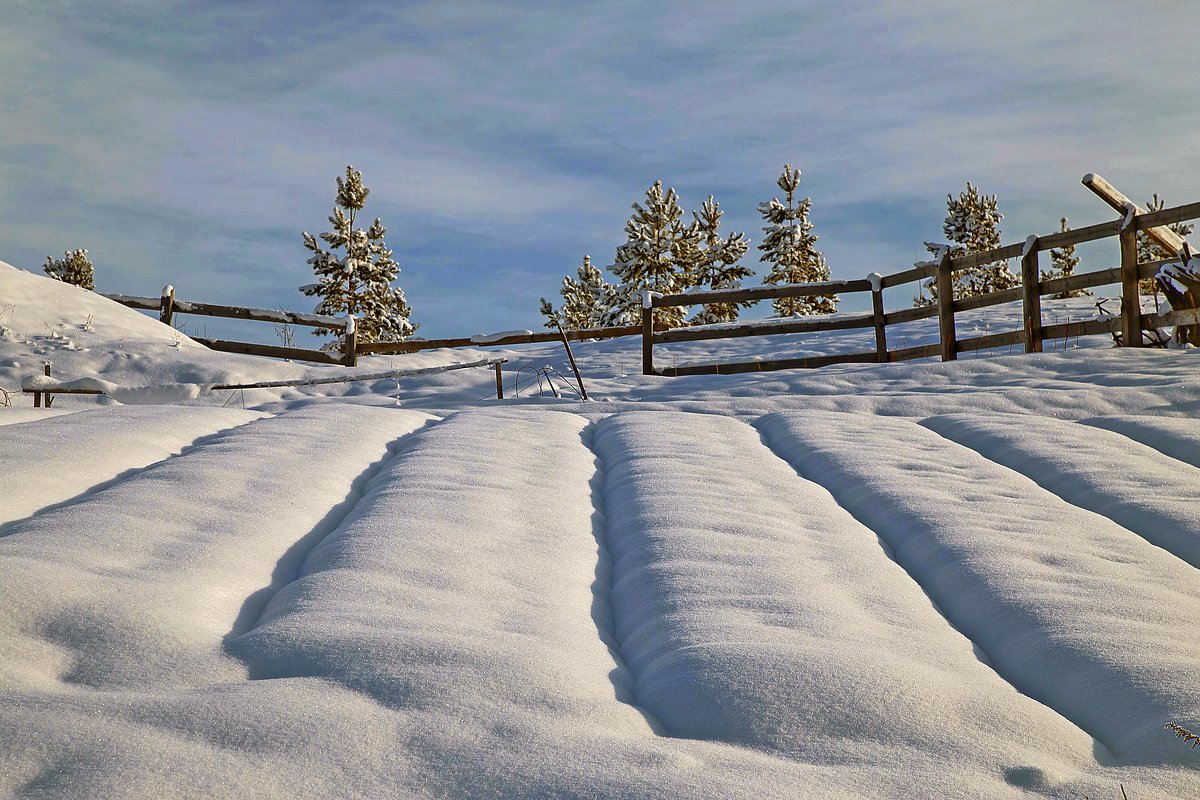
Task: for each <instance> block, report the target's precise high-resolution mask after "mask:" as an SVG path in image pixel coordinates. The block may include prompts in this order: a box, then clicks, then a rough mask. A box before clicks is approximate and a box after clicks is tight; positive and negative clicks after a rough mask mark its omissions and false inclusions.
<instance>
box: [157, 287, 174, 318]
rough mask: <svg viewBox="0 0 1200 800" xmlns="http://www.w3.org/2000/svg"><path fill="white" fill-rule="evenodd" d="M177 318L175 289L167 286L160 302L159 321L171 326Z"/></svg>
mask: <svg viewBox="0 0 1200 800" xmlns="http://www.w3.org/2000/svg"><path fill="white" fill-rule="evenodd" d="M174 316H175V287H174V286H172V285H171V284H169V283H168V284H167V285H166V286H164V287H163V290H162V296H161V297H160V298H159V301H158V321H159V322H161V323H162V324H163V325H170V324H171V320H172V318H173V317H174Z"/></svg>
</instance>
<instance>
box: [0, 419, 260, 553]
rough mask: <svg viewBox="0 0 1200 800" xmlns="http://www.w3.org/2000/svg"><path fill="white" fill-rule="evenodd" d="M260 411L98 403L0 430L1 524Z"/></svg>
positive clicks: (105, 480) (175, 449)
mask: <svg viewBox="0 0 1200 800" xmlns="http://www.w3.org/2000/svg"><path fill="white" fill-rule="evenodd" d="M261 416H263V415H262V414H260V413H257V412H253V411H242V410H240V409H239V410H235V409H232V408H230V409H223V408H204V409H201V408H182V407H178V406H154V407H133V408H121V407H116V408H100V409H95V410H91V411H84V412H79V413H75V414H70V415H66V416H61V417H57V416H56V417H50V418H48V419H44V420H39V421H36V422H25V423H21V424H17V425H8V426H5V427H4V429H3V430H0V443H2V445H0V448H2V451H3V457H4V502H3V503H0V536H3V535H4V530H5V529H4V527H3V526H4V525H5V523H10V522H12V521H13V520H19V519H21V518H23V517H26V516H29V515H30V514H32V513H34V512H35V511H38V510H40V509H43V508H46V507H48V506H53V505H55V504H58V503H62V502H64V501H67V500H69V499H70V498H73V497H75V496H76V495H80V494H82V493H84V492H86V491H89V490H93V489H94V488H95V487H96V486H97V485H100V484H104V483H107V482H109V481H111V480H113V479H114V478H116V477H118V476H120V475H122V474H123V473H126V472H128V471H131V470H136V469H139V468H141V467H145V466H146V465H148V464H151V463H153V462H155V461H159V460H161V459H164V458H166V457H167V456H170V455H173V454H175V453H178V452H179V451H180V450H181V449H183V448H184V447H186V446H187V445H190V444H192V443H193V441H194V440H196V439H197V438H198V437H202V436H206V435H209V434H213V433H216V432H217V431H220V430H223V429H225V428H229V427H232V426H234V425H242V424H245V423H247V422H249V421H250V420H253V419H257V418H259V417H261Z"/></svg>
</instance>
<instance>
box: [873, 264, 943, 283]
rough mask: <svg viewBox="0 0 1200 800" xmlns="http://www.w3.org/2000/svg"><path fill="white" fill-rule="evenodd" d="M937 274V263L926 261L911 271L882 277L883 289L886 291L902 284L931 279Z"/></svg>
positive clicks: (907, 270)
mask: <svg viewBox="0 0 1200 800" xmlns="http://www.w3.org/2000/svg"><path fill="white" fill-rule="evenodd" d="M936 274H937V262H935V261H926V262H924V263H921V264H917V265H916V266H914V267H913V268H912V269H906V270H904V271H903V272H893V273H892V274H891V275H884V276H883V288H885V289H887V288H888V287H890V286H899V285H901V284H903V283H912V282H913V281H923V280H925V279H926V278H932V277H933V276H934V275H936Z"/></svg>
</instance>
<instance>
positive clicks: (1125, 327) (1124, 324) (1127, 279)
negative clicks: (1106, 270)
mask: <svg viewBox="0 0 1200 800" xmlns="http://www.w3.org/2000/svg"><path fill="white" fill-rule="evenodd" d="M1119 238H1120V241H1121V339H1122V344H1123V345H1124V346H1126V347H1141V345H1142V320H1141V315H1142V308H1141V296H1140V295H1139V294H1138V260H1137V231H1135V230H1133V228H1130V229H1129V230H1126V231H1125V232H1124V233H1122V234H1120V237H1119Z"/></svg>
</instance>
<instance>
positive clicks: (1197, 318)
mask: <svg viewBox="0 0 1200 800" xmlns="http://www.w3.org/2000/svg"><path fill="white" fill-rule="evenodd" d="M1083 183H1084V185H1085V186H1087V187H1088V188H1090V189H1092V191H1094V192H1096V194H1098V195H1100V196H1101V198H1102V199H1104V200H1105V201H1106V202H1108V203H1109V205H1112V206H1113V207H1114V208H1120V209H1122V210H1123V212H1124V215H1123V217H1122V218H1121V219H1117V220H1111V221H1109V222H1101V223H1099V224H1096V225H1090V226H1088V227H1086V228H1077V229H1075V230H1070V231H1066V232H1059V233H1054V234H1051V235H1049V236H1030V237H1029V238H1028V239H1026V240H1025V241H1024V242H1022V243H1020V244H1011V245H1005V246H1003V247H998V248H995V249H992V250H987V251H983V252H979V253H972V254H969V255H961V256H952V255H951V254H950V251H949V249H948V248H943V249H942V251H941V253H940V254H939V258H938V259H937V260H935V261H927V262H924V263H921V264H917V265H916V266H914V267H912V268H911V269H907V270H904V271H902V272H897V273H894V274H891V275H879V274H878V273H872V274H871V275H869V276H867V278H866V279H865V280H851V281H825V282H821V283H800V284H785V285H781V286H762V287H755V288H750V289H724V290H720V291H711V292H686V293H683V294H673V295H660V294H658V293H656V292H648V293H647V294H646V297H645V299H644V302H643V304H642V325H641V334H642V372H643V373H644V374H646V375H666V376H678V375H711V374H713V373H716V374H730V373H736V372H758V371H767V370H776V369H797V368H810V367H822V366H827V365H830V364H851V363H879V362H892V361H906V360H909V359H916V358H930V357H933V356H939V355H940V356H941V359H942V360H943V361H951V360H954V359H955V358H957V357H958V354H959V353H962V352H967V351H971V350H983V349H987V348H990V347H1000V346H1004V345H1012V344H1024V346H1025V352H1026V353H1037V352H1041V351H1042V342H1044V341H1046V340H1048V339H1064V338H1066V337H1068V336H1091V335H1095V334H1102V333H1112V334H1114V335H1117V336H1119V337H1120V341H1121V344H1123V345H1129V346H1141V345H1142V343H1143V342H1142V335H1141V332H1142V331H1144V330H1157V329H1159V328H1162V327H1168V326H1172V325H1195V324H1198V323H1200V310H1197V309H1196V308H1176V309H1174V310H1173V311H1172V312H1170V313H1166V314H1143V313H1142V311H1141V304H1140V302H1139V300H1138V281H1139V280H1140V279H1143V278H1150V277H1153V276H1154V275H1156V274H1157V273H1158V272H1159V269H1160V268H1161V267H1162V266H1163V265H1164V264H1167V263H1171V262H1172V261H1175V260H1176V259H1169V260H1167V261H1152V262H1146V263H1141V264H1139V263H1138V260H1137V232H1138V231H1145V232H1146V233H1147V235H1149V236H1150V237H1151V238H1152V239H1154V240H1155V241H1156V242H1158V243H1159V244H1161V245H1163V246H1164V247H1166V248H1167V249H1168V250H1170V251H1172V252H1179V251H1180V249H1181V248H1182V247H1183V241H1182V240H1181V239H1179V237H1178V236H1176V235H1175V234H1174V233H1173V232H1171V231H1170V230H1169V229H1167V228H1165V227H1162V226H1165V225H1169V224H1171V223H1173V222H1182V221H1184V220H1190V219H1197V218H1200V203H1189V204H1186V205H1182V206H1176V207H1173V208H1167V209H1163V210H1162V211H1156V212H1154V213H1146V212H1145V211H1144V210H1143V209H1141V208H1139V207H1138V206H1136V205H1135V204H1133V203H1132V202H1130V201H1129V200H1128V198H1126V197H1125V196H1124V195H1122V194H1120V192H1117V191H1116V190H1115V189H1113V188H1112V186H1111V185H1109V184H1108V183H1107V182H1106V181H1104V179H1103V178H1101V177H1100V176H1098V175H1092V174H1089V175H1086V176H1084V179H1083ZM1114 236H1115V237H1118V239H1119V240H1120V245H1121V266H1119V267H1115V268H1112V269H1105V270H1100V271H1096V272H1085V273H1081V274H1078V275H1071V276H1068V277H1065V278H1055V279H1053V280H1048V281H1043V280H1041V279H1040V277H1041V276H1040V272H1039V267H1038V254H1039V253H1042V252H1046V251H1048V250H1050V249H1052V248H1062V247H1067V246H1068V245H1073V244H1081V243H1083V242H1090V241H1095V240H1097V239H1106V238H1110V237H1114ZM1013 258H1017V259H1020V261H1021V285H1020V286H1016V287H1014V288H1012V289H1005V290H1003V291H998V292H991V293H989V294H985V295H980V296H977V297H969V298H963V299H960V300H955V299H954V294H953V287H954V273H955V272H957V271H960V270H964V269H969V268H971V267H975V266H980V265H982V264H990V263H992V262H995V261H1005V260H1008V259H1013ZM929 278H934V279H935V280H936V281H937V294H938V297H937V302H936V303H935V304H932V305H928V306H919V307H917V308H907V309H902V310H899V311H893V312H890V313H888V312H885V311H884V307H883V290H884V289H886V288H890V287H893V286H900V285H903V284H906V283H913V282H916V281H923V280H927V279H929ZM1114 283H1120V284H1121V297H1122V300H1121V313H1120V316H1117V317H1112V318H1111V319H1097V320H1088V321H1083V322H1071V323H1067V324H1065V325H1043V324H1042V318H1041V317H1042V313H1041V298H1042V295H1048V294H1057V293H1060V292H1064V291H1070V290H1075V289H1086V288H1089V287H1093V286H1104V285H1108V284H1114ZM850 292H870V293H871V306H872V312H871V313H870V314H860V315H849V314H832V315H828V316H824V317H817V318H813V317H808V318H804V319H796V318H788V319H785V320H763V321H759V322H746V323H735V324H724V325H707V326H703V327H696V328H677V329H674V330H667V331H661V329H659V328H658V327H657V325H656V323H655V320H654V309H656V308H668V307H671V306H691V305H702V304H707V303H731V302H738V301H743V300H766V299H774V298H779V297H807V296H814V295H823V294H844V293H850ZM1018 300H1020V301H1021V303H1022V312H1023V313H1022V318H1023V319H1024V328H1023V329H1022V330H1013V331H1006V332H1003V333H994V334H988V335H986V336H976V337H972V338H970V339H962V340H960V339H958V337H957V334H956V331H955V324H954V315H955V313H957V312H960V311H969V310H972V309H977V308H986V307H988V306H994V305H1000V304H1002V303H1011V302H1016V301H1018ZM932 317H937V319H938V342H937V343H936V344H928V345H921V346H918V347H907V348H903V349H898V350H888V348H887V326H888V325H895V324H898V323H903V322H912V321H915V320H920V319H929V318H932ZM847 328H874V329H875V349H874V350H873V351H870V352H863V353H850V354H842V355H829V356H811V357H807V358H795V359H780V360H776V361H761V360H755V361H742V362H727V363H722V364H696V365H684V366H677V367H664V368H661V369H656V368H655V366H654V345H655V344H668V343H672V342H689V341H698V340H701V339H733V338H741V337H745V336H770V335H773V334H779V333H801V332H805V333H808V332H817V331H833V330H844V329H847Z"/></svg>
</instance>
